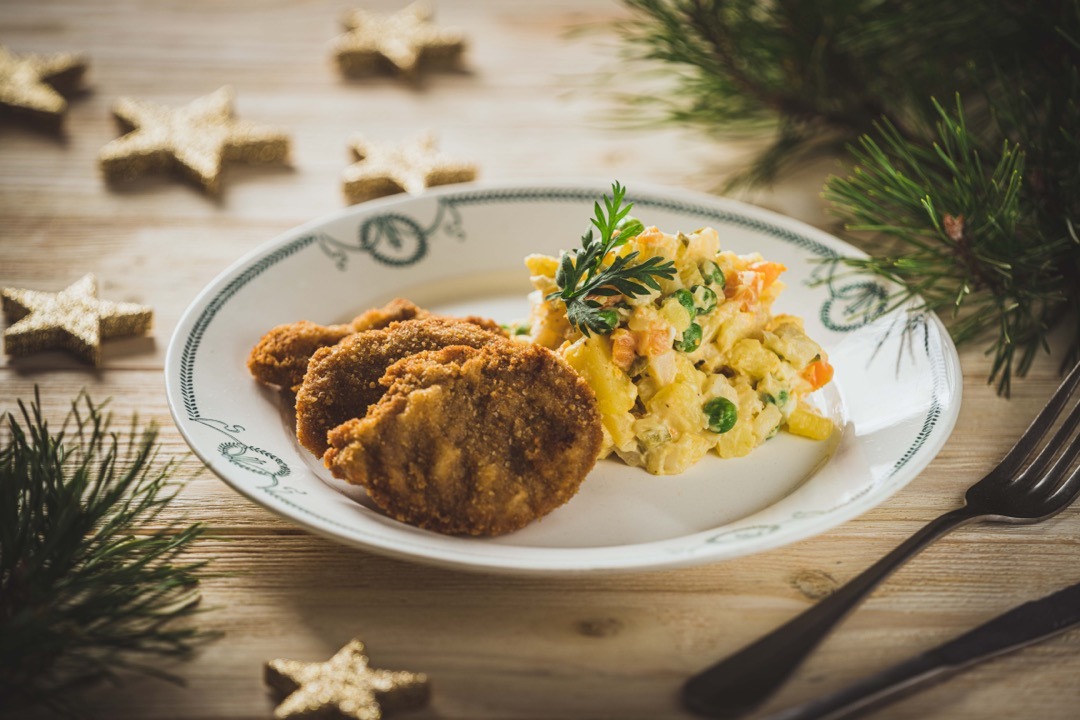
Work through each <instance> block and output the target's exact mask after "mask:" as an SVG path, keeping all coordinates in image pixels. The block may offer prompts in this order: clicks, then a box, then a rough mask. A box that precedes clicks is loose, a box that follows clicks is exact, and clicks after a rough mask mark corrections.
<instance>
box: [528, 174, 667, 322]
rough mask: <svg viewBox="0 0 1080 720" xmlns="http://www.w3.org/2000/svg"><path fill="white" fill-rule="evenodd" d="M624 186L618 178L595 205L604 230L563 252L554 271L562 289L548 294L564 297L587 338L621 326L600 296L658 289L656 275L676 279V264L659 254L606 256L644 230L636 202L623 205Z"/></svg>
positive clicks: (599, 225) (596, 224) (633, 294)
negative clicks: (635, 210)
mask: <svg viewBox="0 0 1080 720" xmlns="http://www.w3.org/2000/svg"><path fill="white" fill-rule="evenodd" d="M625 196H626V188H624V187H623V186H622V185H620V184H619V183H618V182H617V181H616V182H615V183H614V184H613V185H612V186H611V197H608V196H607V195H605V196H604V207H601V206H600V203H595V204H594V206H593V209H594V215H595V217H593V219H592V224H593V226H594V227H595V228H596V230H597V231H599V233H600V237H599V239H597V237H596V235H595V234H594V233H593V228H589V231H588V232H587V233H585V234H584V235H583V236H582V237H581V249H580V250H573V251H571V252H564V253H563V254H562V257H561V259H560V261H559V269H558V271H556V273H555V282H556V284H558V286H559V290H557V291H555V292H552V293H549V294H548V296H547V299H548V300H553V299H555V298H559V299H561V300H562V301H563V302H564V303H566V318H567V320H569V321H570V324H571V325H573V326H574V327H576V328H577V329H578V330H580V331H581V332H582V333H584V334H585V336H586V337H588V336H589V335H590V334H591V333H594V332H595V333H599V334H601V335H604V334H607V333H609V332H611V331H612V330H614V329H615V326H616V325H617V324H618V315H617V314H616V313H614V312H611V311H606V310H604V309H603V307H604V303H603V302H602V300H600V299H599V298H604V297H614V296H617V295H625V296H626V297H628V298H633V297H637V296H639V295H645V294H647V293H648V292H649V290H650V289H652V290H659V289H660V284H659V282H658V281H657V278H663V279H665V280H670V279H672V278H673V277H675V273H676V270H675V263H674V262H672V261H671V260H664V259H663V258H660V257H651V258H649V259H647V260H645V261H644V262H641V263H636V264H635V263H634V260H636V259H637V257H638V253H637V251H634V252H632V253H628V254H626V255H622V256H619V257H616V258H615V259H614V260H613V261H612V263H611V264H610V265H607V266H605V265H604V260H605V258H607V256H608V253H610V252H611V251H612V250H613V249H615V248H617V247H619V246H620V245H625V244H626V242H627V241H629V240H631V239H632V238H635V237H637V236H638V235H640V234H641V232H642V231H643V230H644V229H645V226H644V225H642V223H641V221H640V220H638V219H637V218H635V217H632V216H631V215H630V208H632V207H633V203H627V204H626V205H625V206H624V205H623V198H624V197H625Z"/></svg>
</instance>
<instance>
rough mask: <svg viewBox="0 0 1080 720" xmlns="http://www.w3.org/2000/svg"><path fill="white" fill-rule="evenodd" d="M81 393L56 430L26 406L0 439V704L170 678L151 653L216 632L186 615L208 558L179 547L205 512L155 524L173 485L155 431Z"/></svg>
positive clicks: (197, 529) (198, 528)
mask: <svg viewBox="0 0 1080 720" xmlns="http://www.w3.org/2000/svg"><path fill="white" fill-rule="evenodd" d="M111 419H112V418H111V416H110V415H109V414H107V413H105V412H104V411H103V406H101V405H96V404H95V403H94V402H93V401H92V400H91V398H90V397H89V396H88V395H87V394H86V393H85V392H83V393H80V395H79V396H78V397H77V398H76V399H75V400H74V401H73V402H72V403H71V411H70V412H69V414H68V416H67V418H66V419H65V420H64V422H63V423H62V425H61V426H60V428H59V429H58V430H55V431H54V430H53V429H52V428H51V427H50V426H49V423H48V422H47V421H46V419H45V418H44V417H43V415H42V412H41V398H40V395H39V392H38V390H37V388H35V390H34V399H33V401H32V402H31V403H30V404H29V406H28V405H26V404H25V403H24V402H23V401H21V400H20V401H19V403H18V412H17V413H16V412H9V413H7V414H6V418H4V420H6V424H7V428H6V429H7V433H6V434H7V435H8V437H7V438H5V442H4V445H3V446H2V448H0V705H3V706H5V707H7V706H11V705H13V704H15V703H22V704H32V703H43V704H45V705H48V706H51V707H53V708H54V709H57V710H60V711H63V712H66V713H68V714H77V713H76V712H75V711H76V709H75V708H74V707H73V706H72V705H71V704H70V703H69V702H68V701H67V700H66V698H65V695H66V693H65V692H64V691H66V690H68V689H70V688H72V687H74V686H76V685H81V684H85V683H89V682H95V681H99V680H102V679H111V680H115V679H117V678H118V673H119V672H120V671H125V670H126V671H136V672H141V673H144V674H149V675H153V676H156V677H159V678H163V679H166V680H171V681H178V678H176V677H175V676H173V675H171V674H169V673H168V672H165V671H163V670H161V669H160V668H159V667H158V666H157V665H156V664H154V662H153V660H154V658H184V657H187V656H188V655H190V654H191V652H192V651H193V650H194V649H195V648H196V647H197V646H198V645H199V643H201V642H202V641H204V640H207V639H209V638H210V637H212V636H213V634H211V633H207V632H204V631H201V630H199V629H197V628H196V627H194V626H192V625H191V624H190V622H185V621H190V619H191V618H192V616H193V615H194V614H195V613H197V612H200V609H199V600H200V595H199V592H198V584H199V577H200V573H201V571H203V569H204V567H205V565H206V562H205V561H199V562H188V561H185V560H184V559H183V556H184V554H185V552H186V551H188V550H189V549H190V547H191V546H192V544H193V543H195V542H196V541H197V540H198V539H199V538H200V537H202V535H203V534H204V530H205V528H204V527H203V526H202V525H201V524H198V523H196V524H185V523H183V522H181V521H178V520H173V521H170V522H166V523H164V524H160V523H161V519H162V513H163V512H164V510H165V509H166V508H167V506H168V505H169V503H170V502H172V500H173V498H175V496H176V493H177V492H178V490H179V486H178V485H177V484H176V483H175V482H173V480H172V478H173V476H174V474H175V472H176V469H177V466H176V463H175V461H174V460H162V459H161V458H160V457H159V445H158V443H157V437H158V430H157V428H156V427H155V426H154V425H153V424H151V425H149V426H147V427H144V428H140V427H139V426H138V424H137V421H135V420H133V421H132V423H131V426H130V428H129V429H128V431H127V432H126V433H120V432H114V431H112V430H111V429H110V425H111Z"/></svg>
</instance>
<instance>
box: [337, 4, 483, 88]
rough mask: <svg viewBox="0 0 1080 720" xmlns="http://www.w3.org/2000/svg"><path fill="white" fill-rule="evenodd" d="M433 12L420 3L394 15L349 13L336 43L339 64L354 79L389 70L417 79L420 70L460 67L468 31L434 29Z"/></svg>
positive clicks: (359, 11) (360, 11)
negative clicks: (343, 31) (342, 31)
mask: <svg viewBox="0 0 1080 720" xmlns="http://www.w3.org/2000/svg"><path fill="white" fill-rule="evenodd" d="M431 16H432V13H431V10H429V9H428V8H426V7H424V6H423V5H421V4H419V3H416V4H413V5H410V6H408V7H407V8H405V9H404V10H399V11H398V12H396V13H394V14H393V15H381V14H378V13H373V12H368V11H366V10H354V11H352V12H351V13H349V14H348V15H346V16H345V23H344V24H345V29H346V30H347V32H346V33H345V34H344V35H342V36H340V37H339V38H338V39H337V40H336V41H335V42H334V56H335V57H336V58H337V63H338V67H339V68H340V69H341V72H342V73H344V74H345V75H348V76H350V77H358V76H363V75H370V74H372V73H375V72H379V71H386V70H389V71H391V72H398V73H400V74H402V75H404V76H406V77H409V78H413V79H415V78H417V77H418V73H419V71H420V70H421V69H438V70H446V69H452V68H455V67H458V66H459V65H460V63H461V54H462V52H464V50H465V37H464V35H462V34H461V32H459V31H458V30H450V29H443V28H439V27H436V26H435V25H433V24H431Z"/></svg>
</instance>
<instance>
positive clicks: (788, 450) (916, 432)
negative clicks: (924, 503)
mask: <svg viewBox="0 0 1080 720" xmlns="http://www.w3.org/2000/svg"><path fill="white" fill-rule="evenodd" d="M608 191H609V186H607V185H601V184H592V185H568V186H558V187H534V186H504V187H482V186H455V187H451V188H447V189H442V190H437V191H434V192H430V193H427V194H425V195H423V196H419V197H398V198H394V199H389V200H384V201H379V202H372V203H367V204H363V205H358V206H355V207H352V208H349V209H348V210H346V211H344V212H341V213H339V214H337V215H334V216H331V217H328V218H324V219H322V220H317V221H315V222H312V223H309V224H307V225H304V226H302V227H300V228H297V229H296V230H293V231H291V232H288V233H286V234H285V235H283V236H282V237H279V238H277V239H276V240H273V241H271V242H269V243H267V244H265V245H263V246H262V247H260V248H258V249H257V250H255V251H254V252H252V253H251V254H249V255H248V256H247V257H245V258H243V259H241V260H240V261H239V262H237V263H235V264H234V265H233V266H232V267H230V268H229V269H228V270H226V271H225V272H224V273H222V274H221V275H220V276H219V277H218V278H217V279H216V280H214V281H213V282H212V283H211V284H210V285H209V287H207V288H206V289H205V290H204V291H203V292H202V293H201V294H200V295H199V296H198V297H197V298H196V299H195V301H194V302H193V303H192V304H191V307H189V308H188V310H187V312H186V313H185V314H184V316H183V318H182V319H181V321H180V323H179V325H178V327H177V328H176V332H175V334H174V335H173V337H172V340H171V342H170V345H169V353H168V358H167V361H166V384H167V392H168V397H169V404H170V407H171V409H172V413H173V417H174V418H175V420H176V424H177V425H178V426H179V428H180V430H181V432H182V433H183V434H184V437H185V438H186V439H187V441H188V443H189V444H190V445H191V447H192V449H193V450H194V451H195V452H196V453H197V454H198V456H199V457H200V458H202V460H203V461H205V462H206V463H207V465H209V466H210V468H211V469H212V470H213V471H214V472H215V473H217V474H218V475H219V476H220V477H221V478H222V479H223V480H225V482H227V483H228V484H229V485H230V486H232V487H233V488H234V489H235V490H237V491H238V492H240V493H241V494H243V495H245V496H246V497H248V498H250V499H252V500H254V501H255V502H257V503H259V504H261V505H263V506H265V507H267V508H269V509H270V510H272V511H274V512H276V513H278V514H279V515H282V516H284V517H286V518H289V519H291V520H293V521H294V522H296V523H298V524H300V525H302V526H304V527H306V528H308V529H310V530H312V531H314V532H317V533H320V534H322V535H326V536H328V537H331V538H333V539H335V540H339V541H341V542H345V543H348V544H351V545H358V546H361V547H364V548H368V549H370V550H373V551H376V552H381V553H385V554H388V555H393V556H397V557H402V558H409V559H414V560H420V561H425V562H431V563H436V564H439V565H444V566H452V567H459V568H466V569H476V570H485V571H505V572H514V573H571V572H596V571H615V570H640V569H646V568H661V567H671V566H677V565H686V564H691V563H700V562H706V561H716V560H723V559H725V558H731V557H736V556H740V555H747V554H749V553H755V552H760V551H762V550H766V549H768V548H773V547H776V546H778V545H782V544H785V543H790V542H792V541H795V540H799V539H802V538H806V537H809V536H811V535H814V534H816V533H820V532H822V531H825V530H828V529H829V528H832V527H835V526H836V525H838V524H840V523H842V522H844V521H845V520H848V519H850V518H852V517H855V516H856V515H858V514H860V513H862V512H864V511H866V510H868V509H869V508H871V507H874V506H875V505H877V504H878V503H880V502H882V501H883V500H885V499H886V498H887V497H889V496H890V495H892V494H893V493H894V492H896V491H897V490H899V489H900V488H901V487H903V486H904V485H905V484H906V483H908V482H909V481H910V480H911V479H912V478H913V477H915V476H916V475H917V474H918V473H919V472H920V471H921V470H922V469H923V468H924V467H925V466H926V465H927V463H929V462H930V460H931V459H932V458H933V457H934V456H935V455H936V454H937V452H938V451H939V450H940V449H941V447H942V445H944V443H945V441H946V439H947V438H948V436H949V433H950V432H951V431H952V428H953V425H954V423H955V421H956V416H957V413H958V411H959V407H960V388H961V383H960V368H959V361H958V358H957V355H956V350H955V348H954V347H953V345H952V342H951V341H950V340H949V338H948V335H947V334H946V333H945V330H944V329H943V327H942V326H941V324H940V322H939V321H938V319H937V318H936V317H934V316H933V315H926V314H919V313H912V312H908V311H905V310H898V311H894V312H891V313H888V314H880V313H879V315H878V317H876V318H874V319H873V320H870V321H868V320H867V319H866V316H865V315H863V316H861V317H859V316H856V315H854V314H853V312H852V311H853V310H857V309H859V308H863V309H865V308H866V307H869V308H871V309H872V310H881V309H882V308H883V307H884V303H883V298H884V296H885V289H884V288H883V287H882V286H881V285H879V284H878V283H877V282H876V281H874V280H872V279H868V278H865V277H852V276H850V275H843V274H841V273H840V272H838V271H836V270H835V269H833V268H834V266H831V265H828V264H822V263H821V262H818V261H820V260H822V259H827V258H830V257H835V256H837V255H842V254H858V251H857V250H855V249H854V248H852V247H851V246H849V245H847V244H845V243H843V242H841V241H840V240H837V239H836V238H834V237H832V236H830V235H828V234H826V233H823V232H821V231H819V230H815V229H814V228H811V227H809V226H807V225H804V224H802V223H799V222H796V221H794V220H791V219H789V218H785V217H782V216H780V215H776V214H774V213H771V212H767V211H765V210H761V209H758V208H754V207H750V206H747V205H743V204H739V203H736V202H732V201H729V200H721V199H718V198H715V197H712V196H708V195H700V194H693V193H688V192H683V191H678V190H664V189H658V188H641V187H632V188H630V197H631V198H632V199H633V200H634V201H635V209H634V214H635V215H637V216H638V217H639V218H641V219H642V220H643V221H644V222H645V223H646V225H657V226H658V227H660V228H662V229H664V230H667V231H669V232H673V231H676V230H693V229H696V228H699V227H702V226H706V225H711V226H713V227H715V228H716V229H717V230H718V231H719V232H720V237H721V246H722V247H723V248H724V249H730V250H734V251H736V252H739V253H746V252H752V251H758V252H760V253H761V254H762V255H763V256H764V257H765V258H767V259H770V260H777V261H780V262H782V263H784V264H785V265H787V267H788V271H787V273H785V275H784V280H785V281H786V282H787V285H788V288H787V290H785V291H784V293H783V294H782V295H781V296H780V298H779V300H778V301H777V302H776V304H775V306H774V310H775V311H776V312H787V313H795V314H798V315H800V316H802V317H803V318H805V320H806V329H807V332H808V334H809V335H810V337H812V338H814V339H815V340H817V341H818V342H819V343H820V344H821V345H822V346H823V347H825V348H826V350H827V351H828V353H829V356H830V360H831V362H832V363H833V365H834V366H835V368H836V375H835V379H834V381H833V382H832V383H831V384H830V385H829V386H827V387H826V388H825V389H823V390H822V391H819V393H818V396H819V397H817V398H816V403H817V405H818V407H819V408H820V409H821V410H822V411H824V412H825V413H827V414H828V415H829V416H830V417H832V418H833V419H834V420H835V421H836V423H837V425H838V426H839V427H840V428H841V432H840V433H839V434H837V435H836V436H834V438H833V440H832V441H830V442H824V443H816V442H812V441H809V440H805V439H802V438H798V437H795V436H792V435H788V434H787V433H781V434H779V435H778V436H776V437H775V438H773V439H772V440H770V441H768V442H767V443H765V444H764V445H763V446H761V447H759V448H758V449H756V450H755V451H754V452H753V453H752V454H750V455H749V456H748V457H745V458H739V459H735V460H721V459H720V458H718V457H716V456H715V455H710V456H708V457H706V458H705V459H704V460H703V461H702V462H701V463H699V464H698V465H696V466H695V467H693V468H692V469H691V470H689V471H687V472H686V473H684V474H682V475H679V476H674V477H656V476H652V475H649V474H647V473H645V472H644V471H642V470H638V469H635V468H629V467H627V466H625V465H623V464H621V463H619V462H618V461H617V460H610V459H609V460H603V461H601V462H599V463H598V464H597V467H596V468H595V469H594V470H593V472H592V473H591V474H590V476H589V477H588V478H587V479H586V481H585V483H584V485H583V486H582V488H581V491H580V492H579V493H578V495H577V496H576V497H575V498H574V499H573V500H571V501H570V502H569V503H568V504H566V505H565V506H563V507H561V508H559V509H558V510H556V511H555V512H553V513H551V514H550V515H548V516H546V517H544V518H543V519H541V520H540V521H539V522H535V523H533V524H532V525H530V526H529V527H527V528H525V529H523V530H521V531H518V532H516V533H512V534H510V535H507V536H503V537H499V538H493V539H478V538H465V537H448V536H444V535H439V534H437V533H433V532H428V531H424V530H420V529H417V528H414V527H411V526H408V525H404V524H402V523H399V522H396V521H394V520H391V519H389V518H387V517H385V516H384V515H382V514H381V513H380V512H379V511H378V510H377V509H374V508H373V507H372V506H371V505H370V504H369V503H367V500H366V498H365V496H364V494H363V492H362V491H358V490H357V489H355V488H350V487H349V486H346V485H344V484H343V483H340V482H338V481H336V480H333V479H332V478H331V477H330V475H329V473H328V472H327V471H326V470H325V469H324V468H322V467H321V464H320V462H319V461H318V460H317V459H315V458H314V457H312V456H311V455H310V454H309V453H307V452H306V451H305V450H303V449H302V448H301V447H300V446H299V445H298V444H297V442H296V440H295V437H294V435H293V424H292V419H291V417H290V414H291V413H290V411H291V408H283V407H282V403H281V401H280V399H279V397H278V395H277V394H276V393H275V392H273V391H271V390H269V389H268V388H266V387H263V386H261V385H259V384H258V383H256V382H255V381H254V380H253V379H252V378H251V376H250V375H249V374H248V371H247V369H246V367H245V360H246V358H247V355H248V352H249V351H250V349H251V347H252V346H253V345H254V344H255V342H256V341H257V340H258V339H259V337H260V336H261V335H262V334H263V333H264V332H266V331H267V330H269V329H270V328H271V327H273V326H275V325H278V324H280V323H286V322H293V321H296V320H300V319H307V320H312V321H315V322H320V323H334V322H343V321H347V320H349V319H351V318H352V317H353V316H354V315H356V314H358V313H359V312H361V311H363V310H365V309H367V308H369V307H373V306H376V305H381V304H382V303H384V302H385V301H387V300H390V299H392V298H394V297H405V298H409V299H411V300H412V301H414V302H416V303H418V304H420V305H422V306H424V307H427V308H430V309H432V310H436V311H440V312H447V313H452V314H466V313H470V314H471V313H475V314H482V315H486V316H489V317H493V318H495V319H497V320H500V321H510V320H514V319H518V318H523V317H525V316H526V315H527V307H528V304H527V301H526V294H527V293H528V291H529V290H530V286H529V282H528V273H527V272H526V270H525V267H524V265H523V263H522V258H524V256H525V255H527V254H528V253H532V252H545V253H550V254H557V253H558V251H559V250H560V249H564V248H565V249H569V248H573V247H577V246H578V243H579V239H580V236H581V233H582V232H583V231H584V230H585V228H586V227H587V224H588V220H589V218H590V217H591V214H592V203H593V201H594V200H595V199H598V198H600V197H601V196H602V195H603V194H604V193H605V192H608Z"/></svg>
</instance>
